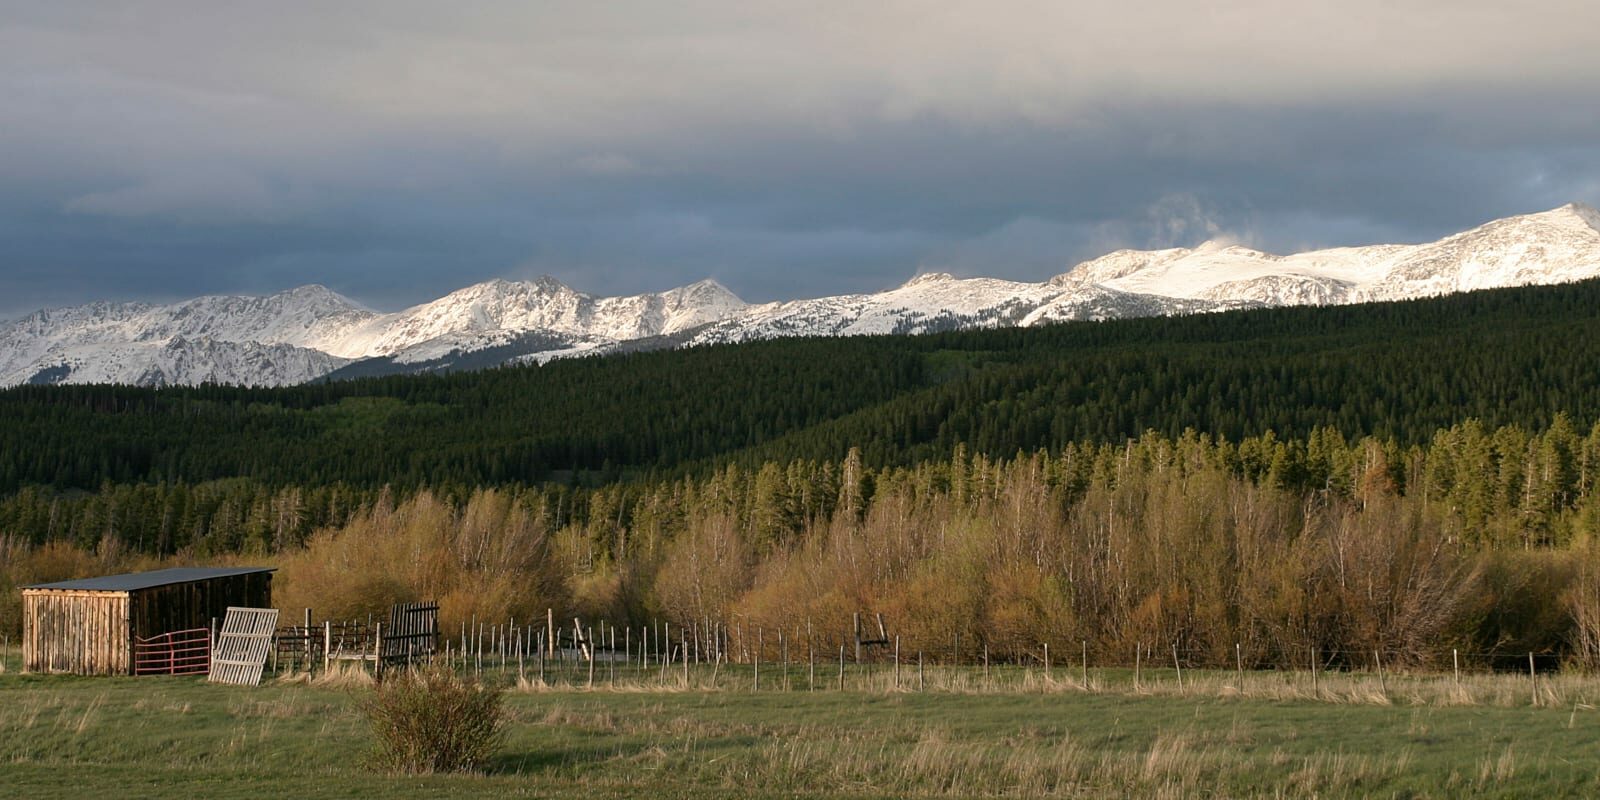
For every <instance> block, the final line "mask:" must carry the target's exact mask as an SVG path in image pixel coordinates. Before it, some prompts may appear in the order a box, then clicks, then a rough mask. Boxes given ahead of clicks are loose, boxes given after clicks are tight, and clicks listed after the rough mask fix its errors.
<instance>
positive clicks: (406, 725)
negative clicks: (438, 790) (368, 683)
mask: <svg viewBox="0 0 1600 800" xmlns="http://www.w3.org/2000/svg"><path fill="white" fill-rule="evenodd" d="M503 699H504V698H503V695H502V693H501V692H500V691H499V690H498V689H489V688H486V687H484V686H483V685H481V684H476V683H471V682H469V681H466V680H464V679H462V678H461V677H459V676H457V675H456V674H455V673H454V672H451V671H449V670H447V669H442V668H438V667H428V668H424V669H420V670H414V671H407V672H402V673H398V674H395V675H391V676H388V677H386V678H385V679H384V680H383V681H382V682H380V683H379V684H378V685H377V686H376V687H375V688H374V689H373V692H372V696H371V697H370V698H368V699H367V701H366V703H365V704H364V705H363V710H364V711H365V712H366V714H367V719H368V720H370V721H371V723H372V732H373V735H374V736H375V737H376V738H377V740H378V747H377V751H376V752H375V753H374V756H373V761H374V766H375V767H376V768H378V769H382V770H387V771H391V772H404V773H410V774H423V773H431V772H462V771H470V770H476V769H480V768H482V766H483V765H484V763H485V762H486V761H487V760H488V759H489V757H490V756H491V755H493V754H494V751H495V750H497V749H498V748H499V747H500V743H501V740H502V738H503V736H504V734H503V732H502V730H501V722H502V721H503V716H502V707H501V703H502V700H503Z"/></svg>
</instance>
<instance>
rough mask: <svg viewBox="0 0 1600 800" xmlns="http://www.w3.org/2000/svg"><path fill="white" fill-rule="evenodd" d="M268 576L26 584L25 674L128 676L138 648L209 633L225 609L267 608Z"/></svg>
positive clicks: (214, 571) (159, 574) (224, 571)
mask: <svg viewBox="0 0 1600 800" xmlns="http://www.w3.org/2000/svg"><path fill="white" fill-rule="evenodd" d="M272 572H273V571H272V569H270V568H267V567H224V568H200V567H180V568H176V569H161V570H155V571H154V572H134V573H128V574H125V575H107V576H104V577H99V578H84V579H82V580H75V581H62V582H60V583H43V584H38V585H35V586H24V587H23V588H22V665H23V669H24V670H26V671H28V672H71V673H77V674H80V675H128V674H132V673H133V672H134V662H135V650H136V646H137V645H138V644H139V643H140V642H143V641H148V640H155V639H157V637H161V636H163V635H167V634H177V633H180V632H183V631H195V632H198V631H200V630H201V629H209V628H210V627H211V625H212V621H213V620H219V621H220V620H221V619H222V618H223V617H224V616H225V615H226V613H227V610H228V607H229V606H247V607H251V608H270V607H271V606H272ZM194 635H196V636H198V633H196V634H194Z"/></svg>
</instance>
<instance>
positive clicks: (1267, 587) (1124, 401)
mask: <svg viewBox="0 0 1600 800" xmlns="http://www.w3.org/2000/svg"><path fill="white" fill-rule="evenodd" d="M1597 316H1600V283H1585V284H1575V285H1570V286H1560V287H1549V288H1531V289H1515V290H1504V291H1495V292H1485V293H1479V294H1472V295H1461V296H1453V297H1445V298H1439V299H1433V300H1425V301H1412V302H1407V303H1397V304H1383V305H1374V306H1352V307H1338V308H1321V309H1318V308H1309V309H1307V308H1301V309H1278V310H1262V311H1248V312H1239V313H1229V314H1220V315H1212V316H1196V317H1186V318H1171V319H1150V320H1134V321H1120V322H1108V323H1097V324H1071V325H1062V326H1057V327H1051V328H1043V329H1027V330H997V331H987V332H967V333H952V334H941V335H934V336H926V337H913V338H905V337H881V338H858V339H818V340H784V341H773V342H764V343H756V344H749V345H738V346H727V347H723V346H718V347H707V348H695V349H690V350H685V351H676V352H657V353H642V354H633V355H627V356H619V357H610V358H600V359H589V360H578V361H570V362H557V363H554V364H550V365H546V366H543V367H526V368H515V369H500V370H493V371H488V372H481V373H463V374H455V375H447V376H425V377H410V378H384V379H375V380H361V381H351V382H347V383H334V384H321V385H313V386H303V387H297V388H291V389H277V390H257V389H241V388H227V387H201V388H195V389H169V390H159V391H153V390H140V389H130V388H123V387H28V388H20V389H15V390H11V391H8V392H5V393H0V629H11V628H14V627H15V626H16V624H17V621H16V614H15V608H14V604H15V602H16V599H17V598H16V592H15V590H14V587H15V586H17V585H21V584H25V583H28V582H32V581H47V580H55V579H61V578H68V577H75V576H78V575H84V574H93V573H97V572H106V571H115V570H121V569H132V568H141V567H146V566H152V565H156V564H163V563H194V562H196V561H224V562H226V561H249V562H251V563H270V564H275V565H278V566H280V567H281V570H282V571H281V572H280V573H279V582H278V600H279V602H280V604H282V605H283V606H284V607H289V608H292V607H297V606H301V605H305V606H314V607H316V608H318V609H321V610H324V612H325V613H328V614H331V615H334V616H338V615H351V616H354V615H360V614H365V613H368V612H371V611H375V610H379V609H381V608H383V607H385V606H386V605H387V604H388V603H390V602H393V601H396V600H400V599H410V598H416V597H424V596H426V597H436V598H439V599H441V600H443V601H444V605H445V608H446V611H445V614H446V616H445V621H446V625H447V627H448V626H450V625H455V624H458V623H460V622H461V621H463V620H465V619H469V618H474V617H475V618H478V619H503V618H509V617H516V618H519V619H528V618H532V617H533V616H536V615H542V613H543V611H544V609H546V608H552V609H556V610H558V612H559V613H561V614H563V615H564V616H565V615H580V616H584V617H587V618H600V619H609V620H613V621H635V622H637V621H642V620H647V619H660V620H669V621H671V622H672V623H673V624H675V625H684V624H692V623H696V622H697V621H710V622H715V623H720V624H732V623H733V622H734V621H735V620H737V621H739V624H741V625H752V626H757V627H762V628H767V629H770V630H790V631H796V630H798V629H799V628H800V627H801V626H802V625H804V626H805V627H806V628H807V629H813V628H814V629H815V630H817V631H823V632H826V635H827V636H833V637H835V638H837V632H838V631H842V630H844V627H845V626H846V625H847V624H848V620H849V617H850V615H851V614H853V613H855V612H857V611H867V612H875V613H883V614H885V616H886V617H887V618H889V619H890V620H891V621H892V624H893V625H894V626H895V627H896V631H897V633H898V634H900V635H903V636H905V637H906V640H907V645H908V646H910V647H915V648H918V649H923V648H926V649H929V650H936V649H937V648H953V647H958V646H959V647H965V648H968V649H973V650H974V652H975V648H979V647H982V648H985V649H986V651H987V652H992V653H993V654H994V655H995V657H997V658H1009V659H1028V658H1033V657H1034V653H1035V650H1034V648H1036V647H1037V645H1039V644H1040V643H1041V642H1046V641H1057V642H1065V643H1073V642H1077V643H1080V644H1082V646H1085V647H1090V648H1093V649H1094V650H1095V652H1097V653H1103V654H1106V655H1105V658H1108V659H1109V658H1118V659H1121V658H1124V657H1125V656H1127V655H1128V654H1129V652H1131V651H1132V650H1133V649H1134V648H1135V647H1136V646H1143V647H1149V646H1155V645H1160V646H1161V647H1162V648H1163V652H1165V651H1166V649H1167V648H1176V650H1175V652H1176V653H1178V654H1179V656H1180V657H1182V658H1184V659H1185V660H1186V661H1187V662H1188V663H1194V664H1211V663H1228V659H1229V657H1230V654H1231V656H1234V657H1237V656H1238V655H1239V654H1240V652H1242V653H1244V657H1245V658H1248V659H1249V660H1250V662H1251V663H1253V664H1256V665H1258V666H1296V665H1299V666H1304V665H1303V664H1299V662H1298V661H1297V659H1299V658H1301V654H1304V653H1307V652H1308V648H1310V649H1311V650H1313V651H1316V652H1325V653H1327V654H1328V655H1329V657H1333V658H1337V657H1339V656H1338V654H1339V653H1347V654H1361V653H1371V652H1373V651H1374V650H1381V651H1382V652H1383V653H1385V655H1384V658H1386V659H1393V660H1394V663H1396V664H1411V665H1427V664H1435V665H1436V664H1437V663H1438V659H1439V658H1440V657H1441V654H1442V653H1449V652H1451V651H1452V650H1460V651H1461V652H1463V653H1467V654H1470V655H1471V657H1472V658H1476V659H1479V660H1480V663H1488V664H1498V663H1499V662H1498V661H1496V660H1495V659H1508V663H1513V662H1514V664H1520V665H1521V667H1519V668H1525V667H1526V664H1527V654H1528V653H1536V654H1538V656H1539V658H1541V659H1544V660H1545V661H1544V663H1545V664H1546V666H1552V665H1554V664H1556V663H1584V664H1591V665H1600V568H1597V567H1596V566H1595V565H1596V564H1597V563H1600V541H1597V537H1596V533H1597V532H1600V488H1597V485H1596V484H1597V483H1600V424H1597V417H1600V381H1596V380H1595V379H1594V376H1595V375H1596V374H1600V337H1597V336H1595V335H1594V334H1595V333H1596V332H1600V325H1597V323H1600V320H1597ZM953 634H954V635H955V636H954V637H953V636H952V635H953ZM947 642H948V644H947ZM957 643H961V644H957ZM966 655H971V653H966ZM1513 656H1515V658H1514V659H1513V658H1512V657H1513Z"/></svg>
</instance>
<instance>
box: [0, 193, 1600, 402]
mask: <svg viewBox="0 0 1600 800" xmlns="http://www.w3.org/2000/svg"><path fill="white" fill-rule="evenodd" d="M1593 277H1600V212H1597V211H1595V210H1594V209H1593V208H1589V207H1587V206H1583V205H1578V204H1573V205H1568V206H1563V207H1561V208H1558V209H1555V210H1553V211H1547V212H1544V213H1540V214H1529V215H1524V216H1518V217H1509V218H1506V219H1502V220H1496V221H1494V222H1490V223H1488V224H1485V225H1482V226H1479V227H1477V228H1474V229H1472V230H1469V231H1466V232H1464V233H1459V234H1456V235H1454V236H1449V237H1446V238H1444V239H1441V240H1439V241H1437V242H1429V243H1425V244H1414V245H1373V246H1368V247H1343V248H1334V249H1328V250H1316V251H1311V252H1304V253H1296V254H1293V255H1288V256H1278V255H1273V254H1270V253H1263V252H1260V251H1257V250H1252V249H1250V248H1247V247H1243V246H1239V245H1236V244H1227V243H1221V242H1207V243H1205V244H1202V245H1200V246H1199V247H1196V248H1193V249H1189V248H1174V249H1167V250H1151V251H1138V250H1120V251H1117V252H1115V253H1110V254H1108V255H1105V256H1102V257H1100V258H1096V259H1094V260H1091V261H1087V262H1084V263H1082V264H1079V265H1078V266H1076V267H1074V268H1073V269H1071V270H1068V271H1067V272H1065V273H1063V274H1061V275H1058V276H1056V277H1054V278H1051V279H1050V280H1048V281H1045V282H1043V283H1020V282H1015V281H1006V280H998V279H994V278H957V277H954V276H951V275H948V274H944V273H932V274H926V275H920V276H918V277H916V278H914V279H912V280H911V281H909V282H907V283H905V284H904V285H902V286H898V287H895V288H893V289H889V290H886V291H883V292H877V293H872V294H856V295H843V296H838V297H823V298H817V299H812V300H794V301H787V302H777V303H766V304H761V305H747V304H746V303H744V302H743V301H742V300H740V299H739V298H738V297H736V296H734V294H733V293H732V292H730V291H728V290H727V289H725V288H723V287H722V286H721V285H720V284H718V283H716V282H715V281H711V280H705V281H701V282H699V283H695V284H692V285H689V286H685V287H682V288H679V289H673V290H671V291H667V292H661V293H657V294H641V295H634V296H630V297H596V296H593V295H589V294H585V293H583V292H579V291H576V290H574V289H572V288H570V287H567V286H565V285H563V284H562V283H561V282H559V281H557V280H555V279H554V278H548V277H546V278H539V279H537V280H533V281H505V280H495V281H489V282H487V283H482V284H478V285H475V286H469V287H467V288H465V289H461V290H459V291H456V292H452V293H450V294H448V295H446V296H444V297H442V298H439V299H438V300H435V301H432V302H429V303H424V304H422V305H418V306H415V307H412V308H409V309H405V310H403V311H397V312H393V313H379V312H376V311H372V310H369V309H366V308H363V307H361V306H360V305H358V304H356V303H354V302H352V301H350V300H348V299H346V298H344V297H341V296H340V295H338V294H336V293H334V292H332V291H329V290H328V289H325V288H323V287H321V286H307V287H302V288H299V289H293V290H290V291H287V292H282V293H279V294H275V295H271V296H269V297H201V298H197V299H194V300H189V301H185V302H182V303H177V304H173V305H166V306H154V305H145V304H139V303H91V304H88V305H83V306H76V307H73V308H66V309H57V310H49V311H40V312H37V313H35V314H32V315H30V316H28V317H25V318H23V319H21V320H18V321H16V322H13V323H10V324H9V325H5V326H0V385H7V386H8V385H15V384H19V383H29V382H34V383H58V382H72V383H87V382H118V383H138V384H146V385H167V384H195V383H203V382H218V383H236V384H252V385H283V384H292V383H300V382H304V381H308V380H314V379H318V378H323V377H335V378H337V377H349V376H356V375H374V374H384V373H392V372H406V371H426V370H438V369H466V368H475V367H482V366H491V365H494V364H500V363H508V362H517V361H545V360H548V359H550V358H555V357H565V356H571V355H581V354H588V353H603V352H610V351H615V350H621V349H640V348H650V347H672V346H680V345H685V344H703V343H713V342H738V341H747V340H751V339H762V338H771V337H777V336H832V335H855V334H895V333H902V334H915V333H928V332H932V331H938V330H949V329H954V328H972V327H999V326H1013V325H1036V324H1043V323H1048V322H1056V321H1064V320H1099V319H1112V318H1118V317H1134V316H1156V315H1162V314H1187V313H1197V312H1205V311H1218V310H1226V309H1232V308H1243V307H1252V306H1281V305H1306V304H1336V303H1358V302H1368V301H1379V300H1395V299H1403V298H1410V297H1421V296H1429V295H1437V294H1444V293H1449V292H1461V291H1471V290H1475V289H1487V288H1495V287H1503V286H1517V285H1526V284H1550V283H1563V282H1568V281H1574V280H1582V279H1585V278H1593Z"/></svg>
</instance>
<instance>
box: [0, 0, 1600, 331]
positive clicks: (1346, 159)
mask: <svg viewBox="0 0 1600 800" xmlns="http://www.w3.org/2000/svg"><path fill="white" fill-rule="evenodd" d="M1290 6H1292V8H1290ZM0 11H3V13H0V93H3V96H5V97H6V98H7V99H6V102H5V103H3V104H0V130H3V131H4V139H5V146H4V147H0V179H3V180H4V184H3V185H4V187H5V188H4V189H3V190H0V242H4V244H5V247H4V248H3V252H4V259H5V268H4V270H3V277H0V294H3V295H4V296H5V299H4V301H3V302H0V313H7V314H9V313H18V312H21V311H25V310H27V309H30V308H33V307H37V306H41V305H50V304H64V303H73V302H81V301H83V300H87V299H91V298H99V297H106V298H116V299H170V298H172V297H180V296H192V295H193V294H195V293H196V292H197V291H215V292H240V291H243V292H251V291H255V292H266V291H273V290H276V289H281V288H285V287H288V286H293V285H299V284H302V283H308V282H321V283H326V284H329V285H330V286H333V287H334V288H336V289H338V290H340V291H342V292H344V293H346V294H349V295H351V296H353V297H356V298H358V299H361V300H364V301H366V302H368V303H371V304H373V305H376V306H380V307H399V306H401V305H404V304H406V303H409V302H414V301H416V300H418V299H421V298H424V297H430V296H436V295H437V294H439V293H440V292H441V291H442V290H445V289H448V288H451V287H455V286H460V285H462V284H463V283H465V282H468V281H473V280H481V279H484V278H488V277H494V276H509V277H523V276H527V275H533V274H540V273H546V272H548V273H552V274H555V275H557V276H558V277H561V278H563V279H564V280H566V281H568V282H569V283H572V284H574V285H581V286H583V287H585V288H588V289H590V290H592V291H597V292H602V293H618V294H620V293H629V292H638V291H647V290H657V289H662V288H666V287H668V286H674V285H679V284H683V283H686V282H688V281H691V280H694V279H697V278H700V277H703V276H705V275H713V276H715V277H717V278H718V279H719V280H721V281H722V282H723V283H725V284H727V285H728V286H729V287H730V288H732V289H734V290H735V291H737V292H739V293H740V294H741V295H743V296H745V297H746V298H748V299H752V300H762V299H770V298H774V297H796V296H816V295H823V294H836V293H842V292H850V291H864V290H872V289H877V288H882V287H884V286H889V285H894V284H896V283H898V282H900V281H901V280H904V279H905V278H906V277H907V276H909V275H911V274H913V273H915V272H917V271H919V270H928V269H943V270H949V271H953V272H956V273H958V274H963V273H965V274H977V273H982V274H989V275H998V276H1004V277H1010V278H1015V279H1020V280H1037V279H1040V278H1042V277H1044V276H1047V275H1050V274H1054V273H1056V272H1059V271H1061V270H1062V269H1064V268H1065V267H1066V266H1068V265H1070V264H1072V263H1075V262H1077V261H1079V260H1082V259H1084V258H1088V257H1092V256H1094V255H1098V254H1099V253H1102V252H1105V251H1107V250H1110V249H1113V248H1116V247H1122V246H1134V247H1153V246H1163V245H1192V244H1194V243H1196V242H1198V241H1200V240H1203V239H1208V238H1221V237H1231V238H1237V239H1239V240H1242V241H1248V242H1250V243H1251V244H1255V245H1257V246H1261V247H1265V248H1269V249H1273V250H1277V251H1290V250H1295V249H1302V248H1306V247H1314V246H1326V245H1336V244H1363V243H1370V242H1375V241H1407V240H1409V241H1418V240H1424V239H1429V238H1433V237H1436V236H1438V235H1440V234H1442V233H1445V232H1448V231H1451V230H1458V229H1461V228H1464V227H1467V226H1470V225H1472V224H1476V223H1478V222H1482V221H1484V220H1487V219H1491V218H1495V217H1500V216H1505V215H1508V214H1513V213H1519V212H1526V211H1533V210H1538V209H1543V208H1550V207H1554V206H1556V205H1559V204H1561V203H1564V202H1567V201H1571V200H1578V201H1584V202H1588V203H1591V204H1593V203H1596V202H1600V114H1596V113H1595V112H1594V109H1596V108H1600V88H1597V86H1600V82H1597V81H1596V80H1595V79H1594V76H1596V75H1600V6H1596V5H1595V4H1593V3H1587V2H1549V3H1543V4H1539V5H1538V6H1537V7H1516V6H1511V5H1507V4H1504V3H1489V2H1477V1H1476V0H1472V1H1469V2H1452V3H1444V2H1417V3H1392V2H1365V1H1361V2H1341V3H1331V2H1317V3H1302V4H1282V3H1265V2H1240V3H1230V4H1227V5H1226V6H1225V7H1216V6H1212V7H1205V6H1196V5H1194V4H1188V3H1176V2H1166V1H1163V2H1134V3H1118V4H1109V5H1108V4H1072V3H983V4H965V5H964V6H963V7H960V8H954V9H951V8H940V7H937V6H936V5H931V4H922V3H896V2H887V3H873V4H848V3H836V4H834V3H823V4H819V3H808V4H785V5H780V4H765V3H673V4H659V3H526V4H521V3H462V4H448V5H447V4H439V3H405V2H392V1H389V2H373V3H360V2H349V3H339V4H322V3H317V4H313V3H299V2H281V3H272V4H261V3H228V2H207V3H162V2H157V3H148V4H138V5H129V4H113V3H73V4H49V3H38V2H27V3H18V2H0Z"/></svg>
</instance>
